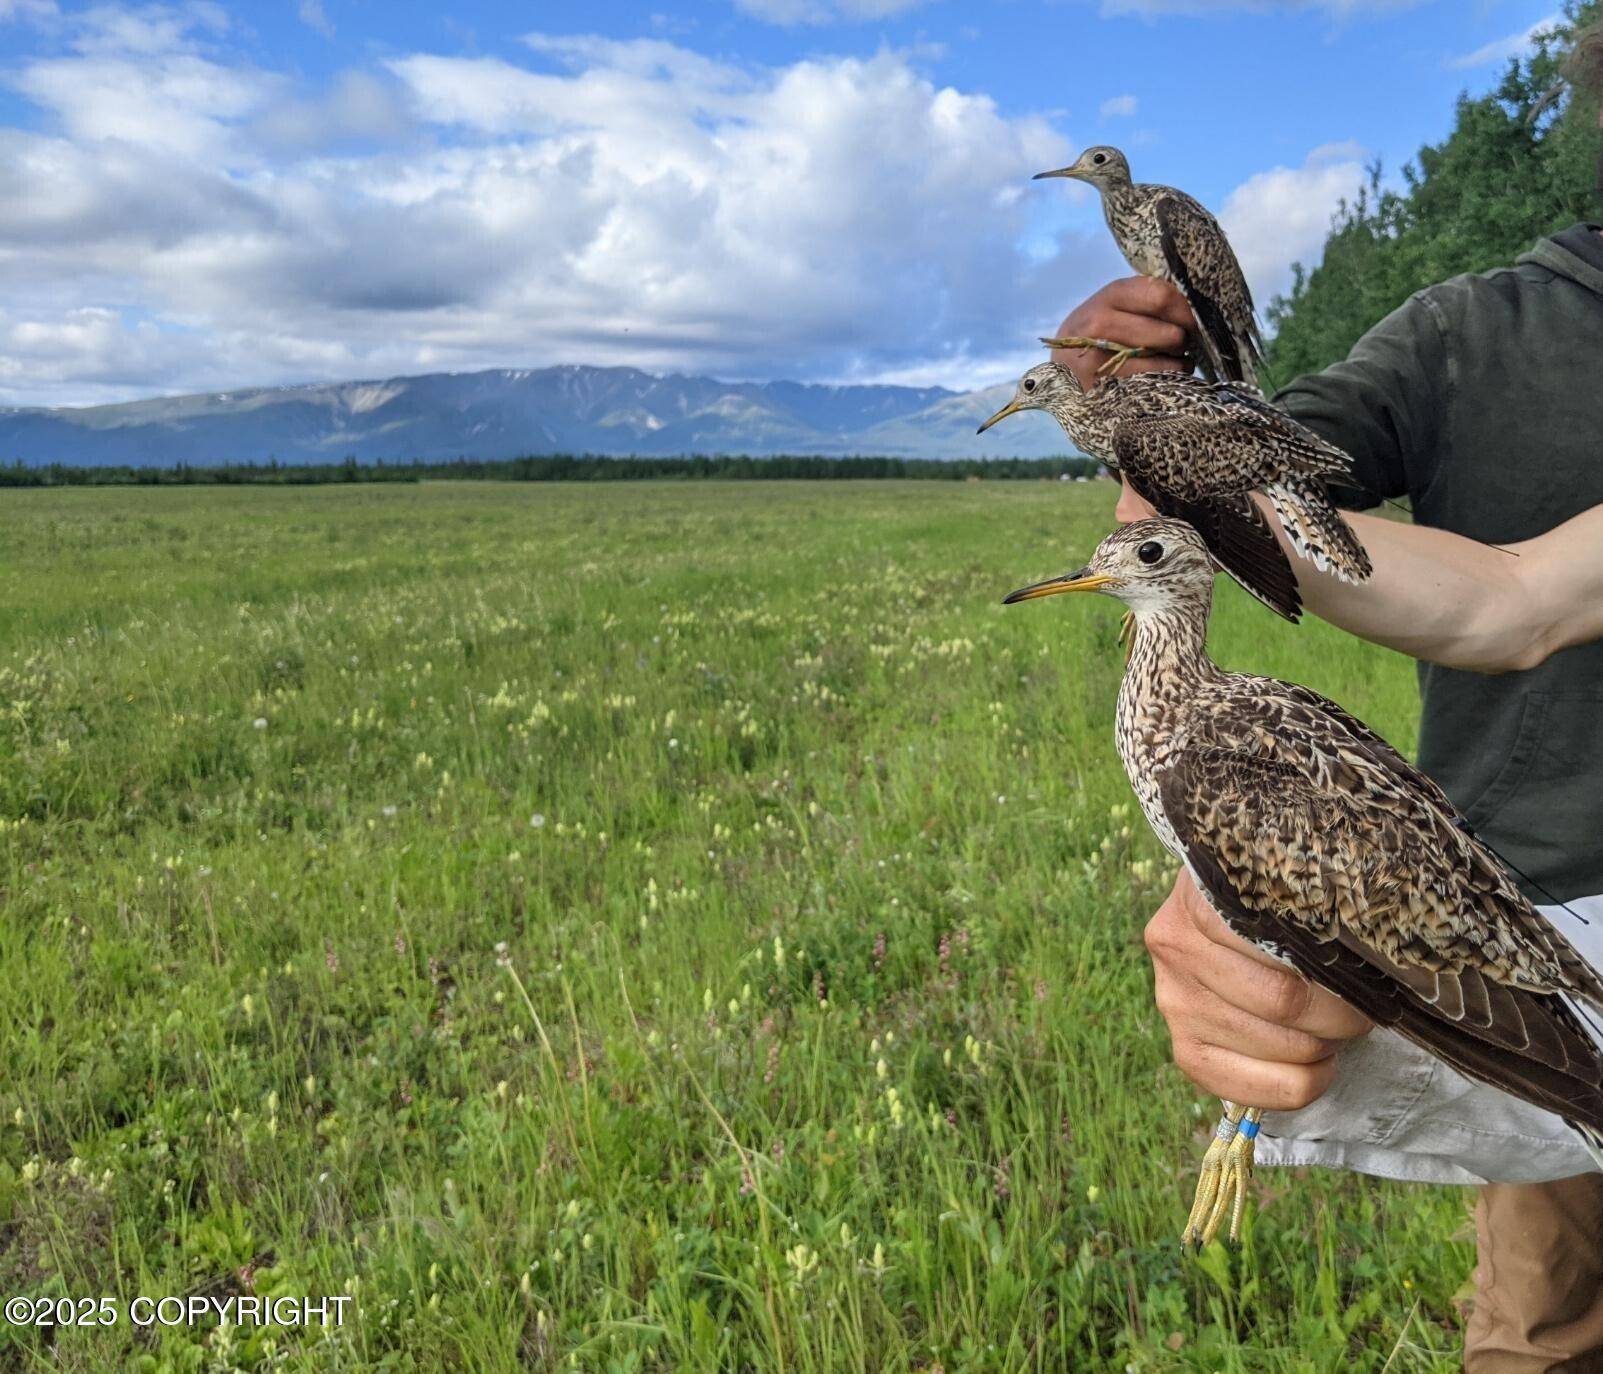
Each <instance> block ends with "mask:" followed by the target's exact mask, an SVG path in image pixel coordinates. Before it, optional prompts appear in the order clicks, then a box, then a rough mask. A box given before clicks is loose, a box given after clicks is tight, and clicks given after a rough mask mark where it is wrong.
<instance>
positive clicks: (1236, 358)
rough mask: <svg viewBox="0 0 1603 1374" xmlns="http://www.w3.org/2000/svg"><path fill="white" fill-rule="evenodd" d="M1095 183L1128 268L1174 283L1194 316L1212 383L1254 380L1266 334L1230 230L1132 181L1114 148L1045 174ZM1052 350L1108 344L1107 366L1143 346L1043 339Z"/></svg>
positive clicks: (1182, 197)
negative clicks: (1227, 230) (1254, 306)
mask: <svg viewBox="0 0 1603 1374" xmlns="http://www.w3.org/2000/svg"><path fill="white" fill-rule="evenodd" d="M1045 177H1069V178H1072V179H1073V180H1076V181H1084V182H1086V183H1088V184H1089V185H1092V186H1094V187H1096V189H1097V190H1098V191H1099V192H1100V193H1101V195H1102V213H1103V214H1104V215H1105V216H1106V218H1107V221H1108V228H1109V229H1110V230H1111V231H1112V233H1113V239H1114V242H1115V243H1117V244H1118V245H1119V251H1120V252H1121V253H1123V254H1124V256H1125V260H1126V261H1127V262H1128V263H1129V264H1130V266H1131V267H1133V268H1135V270H1136V271H1137V272H1139V273H1141V275H1142V276H1145V277H1158V278H1160V279H1161V280H1163V281H1170V282H1173V283H1174V284H1175V286H1176V287H1178V288H1179V290H1180V293H1181V294H1182V295H1183V296H1184V297H1185V298H1186V302H1187V303H1188V304H1189V305H1190V306H1191V313H1192V314H1193V315H1195V316H1196V320H1197V341H1198V343H1199V345H1200V346H1201V357H1200V358H1199V361H1200V363H1201V364H1202V369H1203V373H1204V375H1205V376H1207V377H1208V378H1209V380H1222V381H1232V382H1243V381H1244V382H1252V381H1254V380H1255V379H1256V377H1257V374H1258V372H1259V370H1260V369H1261V368H1262V367H1263V339H1262V337H1261V335H1260V334H1259V331H1258V321H1257V318H1256V316H1255V315H1254V313H1253V306H1252V292H1251V291H1249V290H1248V289H1247V279H1246V277H1245V276H1244V275H1243V274H1242V271H1241V264H1240V263H1239V262H1237V261H1236V254H1235V250H1234V249H1233V248H1231V246H1230V240H1229V239H1228V238H1226V237H1225V231H1224V230H1223V229H1222V228H1220V227H1219V221H1218V220H1216V219H1215V218H1214V217H1213V216H1212V215H1211V214H1209V213H1208V211H1207V210H1206V209H1205V208H1204V207H1203V206H1202V204H1201V203H1200V202H1199V201H1197V200H1196V199H1194V198H1193V197H1191V196H1188V195H1187V194H1186V193H1185V192H1184V191H1177V190H1175V188H1174V187H1172V186H1158V185H1155V184H1150V183H1145V182H1138V181H1132V180H1131V179H1130V163H1129V161H1128V160H1127V159H1126V158H1125V156H1124V154H1123V153H1121V152H1120V151H1119V150H1118V149H1117V148H1109V147H1106V146H1103V147H1097V148H1087V149H1086V150H1085V151H1084V152H1083V153H1081V154H1080V156H1079V158H1078V159H1076V161H1075V162H1074V163H1073V164H1072V165H1071V166H1068V167H1060V168H1059V169H1058V170H1057V171H1055V172H1040V173H1038V174H1037V175H1036V177H1035V180H1037V181H1040V180H1042V179H1043V178H1045ZM1042 342H1043V343H1045V344H1047V345H1048V346H1050V347H1052V348H1105V349H1108V350H1109V351H1110V352H1112V353H1113V357H1111V358H1110V359H1109V360H1108V361H1107V363H1105V364H1104V365H1103V370H1104V371H1106V372H1113V371H1114V370H1116V369H1117V368H1118V366H1119V364H1120V363H1122V362H1123V361H1124V360H1125V359H1126V358H1135V357H1142V356H1144V355H1145V353H1146V350H1145V349H1140V348H1124V347H1121V346H1120V345H1119V344H1117V343H1111V344H1110V343H1109V341H1108V340H1106V339H1081V338H1073V339H1043V340H1042Z"/></svg>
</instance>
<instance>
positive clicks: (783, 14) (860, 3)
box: [735, 0, 925, 26]
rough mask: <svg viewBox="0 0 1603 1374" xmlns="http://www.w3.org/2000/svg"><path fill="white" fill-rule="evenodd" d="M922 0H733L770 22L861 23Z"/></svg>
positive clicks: (896, 12) (908, 7)
mask: <svg viewBox="0 0 1603 1374" xmlns="http://www.w3.org/2000/svg"><path fill="white" fill-rule="evenodd" d="M924 3H925V0H735V8H736V9H738V10H740V11H742V12H743V13H745V14H749V15H750V16H751V17H752V18H753V19H762V20H765V21H767V22H768V23H770V24H783V25H786V26H790V25H794V24H835V23H862V22H866V21H870V20H875V19H889V18H890V17H891V16H892V15H896V14H901V13H902V12H903V11H904V10H910V9H913V8H915V7H916V6H918V5H922V4H924Z"/></svg>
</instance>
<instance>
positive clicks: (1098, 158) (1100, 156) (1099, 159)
mask: <svg viewBox="0 0 1603 1374" xmlns="http://www.w3.org/2000/svg"><path fill="white" fill-rule="evenodd" d="M1107 160H1108V155H1107V154H1106V153H1097V154H1096V155H1095V156H1094V157H1093V158H1092V159H1091V161H1092V162H1094V163H1096V165H1097V166H1098V167H1100V166H1101V165H1102V164H1103V163H1104V162H1106V161H1107Z"/></svg>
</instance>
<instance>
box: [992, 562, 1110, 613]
mask: <svg viewBox="0 0 1603 1374" xmlns="http://www.w3.org/2000/svg"><path fill="white" fill-rule="evenodd" d="M1118 585H1119V579H1118V578H1116V577H1109V576H1108V575H1107V574H1106V573H1094V572H1092V571H1091V569H1090V568H1081V569H1080V570H1079V571H1078V572H1071V573H1064V574H1063V576H1062V577H1049V578H1047V580H1046V581H1045V582H1032V583H1030V585H1029V586H1028V587H1020V588H1019V589H1018V591H1016V592H1009V593H1008V594H1007V595H1006V596H1004V597H1003V598H1002V604H1003V605H1004V606H1011V605H1012V604H1013V603H1014V602H1015V601H1034V600H1035V599H1036V598H1037V597H1042V596H1059V595H1061V594H1062V593H1063V592H1097V591H1101V590H1102V588H1104V587H1116V586H1118Z"/></svg>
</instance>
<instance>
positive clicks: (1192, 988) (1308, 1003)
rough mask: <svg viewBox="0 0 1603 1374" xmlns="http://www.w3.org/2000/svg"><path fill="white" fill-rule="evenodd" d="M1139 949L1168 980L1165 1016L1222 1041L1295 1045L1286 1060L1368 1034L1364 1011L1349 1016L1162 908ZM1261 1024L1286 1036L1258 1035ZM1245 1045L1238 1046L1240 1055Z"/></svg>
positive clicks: (1310, 986) (1310, 988)
mask: <svg viewBox="0 0 1603 1374" xmlns="http://www.w3.org/2000/svg"><path fill="white" fill-rule="evenodd" d="M1146 948H1148V951H1149V952H1151V956H1153V965H1154V968H1157V970H1159V975H1161V976H1164V978H1165V980H1169V989H1167V992H1169V1000H1170V1008H1169V1010H1165V1012H1164V1015H1165V1018H1167V1016H1169V1012H1170V1010H1172V1012H1173V1013H1175V1015H1186V1016H1191V1018H1196V1020H1199V1021H1210V1023H1213V1024H1217V1026H1218V1028H1220V1034H1221V1036H1226V1034H1228V1036H1236V1037H1252V1039H1254V1042H1255V1044H1258V1042H1263V1044H1262V1047H1263V1049H1265V1052H1271V1050H1273V1045H1270V1044H1268V1042H1270V1041H1273V1042H1276V1044H1279V1047H1281V1049H1282V1050H1287V1052H1290V1047H1294V1045H1300V1050H1295V1052H1290V1057H1292V1058H1313V1057H1318V1055H1321V1053H1329V1052H1330V1050H1334V1049H1335V1047H1337V1044H1339V1042H1342V1041H1350V1039H1353V1037H1356V1036H1361V1034H1364V1033H1366V1031H1367V1029H1369V1028H1371V1023H1369V1020H1367V1018H1366V1016H1364V1015H1363V1013H1361V1012H1355V1010H1353V1008H1351V1007H1348V1005H1347V1004H1345V1002H1343V1000H1340V999H1339V997H1334V996H1332V994H1329V992H1326V991H1324V989H1322V988H1319V986H1318V984H1314V983H1310V981H1308V980H1306V978H1303V976H1302V975H1300V973H1295V972H1292V970H1290V968H1284V967H1281V965H1276V964H1265V962H1262V959H1258V957H1257V954H1258V951H1250V954H1249V952H1244V951H1241V949H1238V948H1236V946H1234V944H1220V943H1217V941H1212V940H1209V938H1207V936H1204V935H1202V933H1201V931H1197V930H1196V927H1194V925H1191V922H1189V920H1188V919H1186V917H1185V915H1180V914H1167V912H1165V911H1164V909H1161V911H1159V914H1157V915H1154V917H1153V920H1151V922H1148V927H1146ZM1181 994H1183V999H1181ZM1226 1008H1228V1010H1226ZM1244 1018H1246V1020H1244ZM1249 1021H1250V1023H1254V1024H1249ZM1263 1026H1276V1028H1279V1031H1284V1033H1290V1034H1289V1037H1287V1039H1284V1041H1282V1039H1281V1037H1279V1036H1271V1034H1270V1033H1268V1031H1263V1029H1262V1028H1263ZM1298 1037H1308V1039H1313V1041H1318V1042H1319V1044H1318V1045H1310V1044H1306V1042H1305V1041H1302V1039H1298ZM1225 1042H1226V1044H1228V1041H1225ZM1246 1047H1247V1045H1246V1044H1242V1045H1241V1049H1246Z"/></svg>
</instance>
